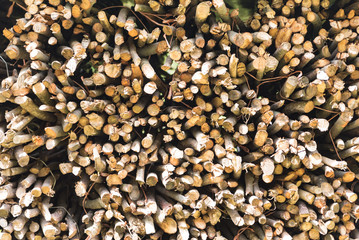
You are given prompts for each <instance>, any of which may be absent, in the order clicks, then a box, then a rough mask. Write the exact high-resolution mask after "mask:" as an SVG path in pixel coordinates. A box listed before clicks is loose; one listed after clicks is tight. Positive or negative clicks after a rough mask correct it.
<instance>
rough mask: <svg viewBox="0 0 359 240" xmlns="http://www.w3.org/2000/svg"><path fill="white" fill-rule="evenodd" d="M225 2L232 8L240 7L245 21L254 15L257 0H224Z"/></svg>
mask: <svg viewBox="0 0 359 240" xmlns="http://www.w3.org/2000/svg"><path fill="white" fill-rule="evenodd" d="M224 2H225V3H226V4H227V6H229V7H230V8H232V9H238V11H239V16H240V18H241V19H242V21H244V22H245V21H247V20H248V19H249V18H250V17H251V16H253V13H254V10H255V7H256V4H257V1H255V0H224Z"/></svg>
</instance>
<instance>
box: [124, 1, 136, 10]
mask: <svg viewBox="0 0 359 240" xmlns="http://www.w3.org/2000/svg"><path fill="white" fill-rule="evenodd" d="M122 4H123V6H125V7H128V8H132V7H134V6H135V1H133V0H122Z"/></svg>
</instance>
